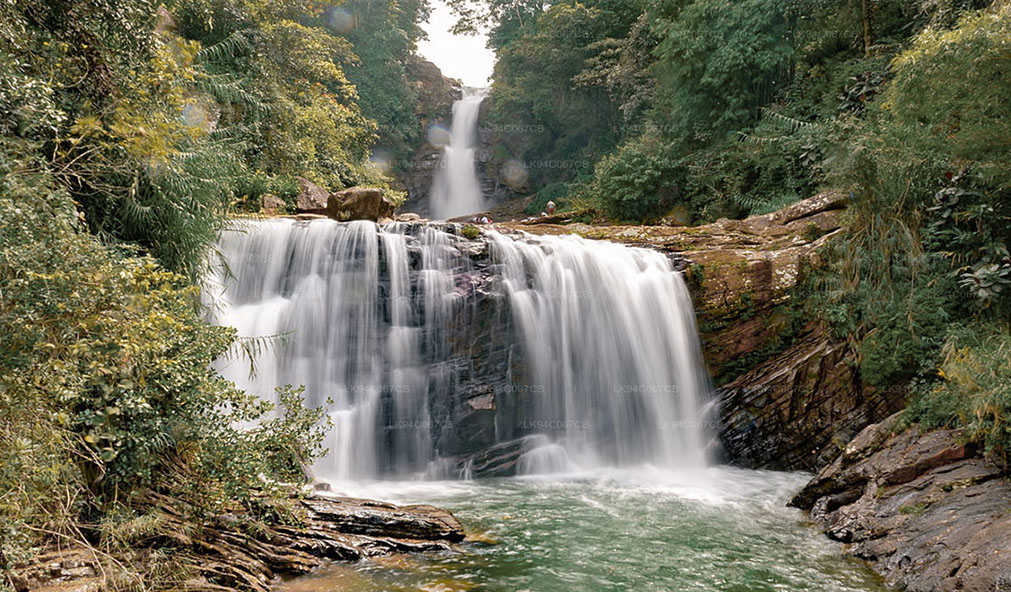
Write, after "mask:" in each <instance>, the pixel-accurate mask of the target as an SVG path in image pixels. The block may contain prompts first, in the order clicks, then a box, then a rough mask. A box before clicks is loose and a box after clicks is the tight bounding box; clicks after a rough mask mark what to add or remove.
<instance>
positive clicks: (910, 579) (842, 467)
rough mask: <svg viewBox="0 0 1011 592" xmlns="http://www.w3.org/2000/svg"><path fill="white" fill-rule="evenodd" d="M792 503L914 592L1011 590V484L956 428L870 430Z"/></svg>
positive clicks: (892, 420)
mask: <svg viewBox="0 0 1011 592" xmlns="http://www.w3.org/2000/svg"><path fill="white" fill-rule="evenodd" d="M790 504H791V505H793V506H796V507H798V508H802V509H805V510H809V511H810V515H811V519H812V520H813V521H814V522H815V523H816V524H817V525H818V526H819V527H820V528H821V529H823V530H824V532H825V534H826V535H828V537H829V538H831V539H833V540H836V541H839V542H842V543H846V545H847V547H846V549H847V553H849V554H850V555H852V556H854V557H857V558H860V559H865V560H867V561H869V562H871V564H872V565H873V566H874V569H875V570H876V571H877V572H878V573H880V574H881V575H882V576H883V577H884V578H885V579H886V581H887V583H888V584H889V585H890V586H894V587H897V588H899V589H903V590H908V591H910V592H947V591H956V590H957V591H965V592H995V591H996V592H999V591H1002V590H1011V512H1009V508H1011V483H1009V482H1008V480H1007V474H1006V472H1005V471H1004V470H1003V469H1002V468H1001V467H998V466H996V465H995V464H993V463H992V462H991V461H989V460H987V459H985V458H983V457H982V456H981V451H980V450H979V449H978V447H977V446H974V445H972V444H968V443H966V440H965V434H964V433H961V432H960V431H958V430H947V429H942V430H934V431H928V432H924V431H921V430H920V429H919V428H918V427H917V426H912V427H909V428H906V427H905V426H904V425H903V424H902V421H901V417H900V414H896V415H893V416H891V417H889V418H888V419H886V420H884V421H882V422H881V423H878V424H874V425H872V426H869V427H867V428H866V429H864V430H863V431H862V432H861V433H860V434H859V435H858V436H857V437H856V438H854V439H853V440H852V441H851V442H850V443H849V444H847V446H846V449H845V451H844V453H843V454H842V455H840V456H839V458H837V459H836V460H835V461H834V462H833V463H832V464H831V465H829V466H827V467H825V468H824V469H822V470H821V472H819V473H818V475H817V476H815V478H814V479H812V480H811V481H810V482H809V483H808V484H807V485H806V486H805V487H804V488H803V489H802V490H801V491H800V492H799V493H798V494H797V495H796V496H794V497H793V499H792V500H791V501H790Z"/></svg>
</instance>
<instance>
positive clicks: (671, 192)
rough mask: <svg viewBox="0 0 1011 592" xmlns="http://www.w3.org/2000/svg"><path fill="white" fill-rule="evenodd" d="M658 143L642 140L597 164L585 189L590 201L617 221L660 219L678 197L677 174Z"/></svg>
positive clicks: (668, 153)
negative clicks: (598, 204)
mask: <svg viewBox="0 0 1011 592" xmlns="http://www.w3.org/2000/svg"><path fill="white" fill-rule="evenodd" d="M673 154H674V153H673V152H672V151H671V150H669V147H668V146H667V145H666V144H665V143H663V142H661V141H660V140H659V139H657V138H655V137H651V136H643V137H641V138H638V139H636V140H634V141H631V142H628V143H626V144H624V145H623V146H621V147H620V148H619V149H618V150H617V152H615V153H614V154H611V155H609V156H606V157H605V158H604V159H603V160H601V161H600V162H599V163H597V167H596V169H595V170H594V177H593V181H592V182H591V183H590V184H589V186H588V188H587V193H588V195H589V197H590V199H592V200H594V201H596V202H597V203H600V204H601V205H602V206H603V209H604V211H605V212H606V213H607V214H608V215H609V216H611V217H613V218H616V219H618V220H629V221H636V220H643V219H647V218H656V217H659V216H661V215H662V214H663V213H664V212H665V211H666V210H667V209H668V208H670V207H671V206H673V205H674V203H675V202H676V201H677V199H678V197H679V196H680V195H681V191H682V186H681V182H680V181H681V179H682V178H683V177H682V174H681V170H680V169H679V167H678V164H677V162H676V160H675V159H674V158H673Z"/></svg>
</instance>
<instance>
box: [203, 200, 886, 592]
mask: <svg viewBox="0 0 1011 592" xmlns="http://www.w3.org/2000/svg"><path fill="white" fill-rule="evenodd" d="M464 234H467V233H465V232H464V231H463V229H462V227H461V226H459V225H452V224H410V225H409V224H399V223H394V224H389V225H385V226H378V225H376V224H373V223H371V222H352V223H344V224H340V223H336V222H332V221H326V220H317V221H312V222H299V221H294V220H291V219H276V220H269V221H247V222H239V223H237V225H236V227H235V228H233V229H231V230H229V231H226V232H224V233H223V235H222V237H221V240H220V243H219V248H220V252H221V254H222V256H223V260H224V262H225V265H222V266H221V268H220V269H219V270H218V271H217V273H215V274H212V276H211V277H210V278H209V281H208V286H209V287H208V289H207V290H206V291H205V294H206V298H207V299H208V302H209V303H210V304H211V305H212V306H211V309H212V310H213V311H214V316H215V318H214V320H215V321H216V322H218V323H221V324H227V325H231V326H234V327H236V328H237V329H238V330H239V333H240V335H242V336H244V337H265V336H284V337H283V338H280V339H277V340H275V341H274V342H271V343H269V344H267V346H265V347H263V348H261V349H262V351H261V353H260V355H259V357H258V359H257V361H256V373H255V374H250V368H249V362H248V360H242V359H229V360H221V361H220V362H219V363H218V365H219V370H220V371H221V372H222V373H223V375H225V376H226V377H227V378H230V379H232V380H235V381H236V382H237V383H238V384H239V385H240V386H242V387H244V388H246V389H248V390H250V391H252V392H256V393H258V394H259V395H260V396H262V397H264V398H267V399H274V397H275V395H274V389H275V387H277V386H280V385H284V384H295V385H298V384H304V385H305V387H306V398H307V402H308V404H311V405H320V404H324V403H325V401H326V400H327V398H328V397H329V398H332V400H333V405H332V407H331V408H330V417H331V419H332V420H333V423H334V429H333V430H332V431H331V435H330V439H329V440H328V441H327V443H326V445H327V447H328V448H329V452H328V454H327V455H326V456H325V457H324V458H322V459H321V460H320V461H319V462H318V463H317V464H316V466H315V467H314V470H315V472H316V475H317V476H318V477H319V478H320V479H323V480H327V481H329V482H331V483H332V484H333V487H334V489H335V491H337V492H339V493H344V494H349V495H358V496H366V497H376V498H380V499H387V500H391V501H399V502H403V503H420V502H427V503H433V504H436V505H439V506H442V507H445V508H447V509H449V510H451V511H453V512H454V513H456V514H457V515H458V517H460V518H461V520H463V521H464V523H465V526H466V527H467V528H468V530H469V531H472V532H476V533H478V535H479V536H478V537H476V539H475V540H472V541H468V542H466V543H464V544H463V545H462V548H463V551H464V552H462V553H454V554H447V555H445V556H425V557H397V558H392V559H383V560H373V561H369V562H365V563H362V564H360V565H356V566H346V565H344V566H340V565H334V566H332V568H331V569H328V570H324V571H323V572H321V573H319V574H316V575H314V576H311V577H307V578H301V579H298V580H295V581H293V582H290V583H288V584H286V585H287V586H288V587H289V589H290V590H329V591H337V590H356V591H368V590H373V591H380V590H383V591H386V590H389V591H398V590H425V591H451V590H488V591H502V592H515V591H520V590H530V591H542V592H550V591H555V590H557V591H563V590H602V591H603V590H629V591H633V590H635V591H638V590H649V591H652V590H670V591H675V590H676V591H683V590H699V591H703V590H740V591H742V592H743V591H759V590H790V591H795V590H840V591H845V590H879V589H880V587H879V582H878V580H877V579H876V578H875V577H874V576H873V575H872V574H871V573H870V572H869V570H867V569H866V567H864V566H863V565H861V564H858V563H854V562H851V561H849V560H846V559H844V558H843V557H842V555H841V549H840V548H839V546H838V545H835V544H833V543H831V542H829V541H828V540H827V539H825V538H824V537H822V536H821V535H819V534H818V533H816V532H815V531H814V530H813V529H810V528H808V527H806V526H805V525H804V524H803V521H802V520H803V517H802V515H801V514H800V513H799V512H796V511H794V510H790V509H788V508H786V507H785V502H786V500H787V499H788V497H789V495H790V494H791V493H792V492H794V491H796V490H797V489H799V487H800V486H801V485H802V484H803V482H804V480H805V479H807V478H808V476H807V475H803V474H785V473H771V472H757V471H746V470H739V469H730V468H724V467H718V466H709V464H708V459H709V457H710V456H711V454H710V453H711V448H712V442H713V441H714V439H715V436H716V434H715V431H714V429H712V428H713V425H712V422H711V421H710V420H709V413H710V411H711V409H710V407H711V404H710V397H709V390H710V389H709V385H708V379H707V375H706V372H705V369H704V367H703V364H702V361H701V356H700V351H699V344H698V338H697V332H696V327H695V324H694V313H693V310H692V305H691V300H690V297H689V294H688V292H687V290H686V288H685V285H684V282H683V281H682V278H681V276H680V274H679V273H678V272H676V271H675V270H674V266H673V264H672V262H671V261H670V260H669V259H668V258H667V257H666V256H664V255H662V254H660V253H657V252H653V251H649V250H643V249H636V248H630V247H625V246H622V245H617V244H611V243H604V242H595V241H587V240H583V239H581V238H578V237H575V236H569V237H532V236H528V235H524V234H499V233H496V232H494V231H487V232H486V233H485V234H484V235H483V236H480V237H469V238H468V237H466V236H463V235H464ZM516 442H519V443H520V444H519V445H516V446H513V443H516ZM502 450H506V451H509V450H512V451H513V452H514V453H515V456H514V457H511V458H505V460H502V458H499V456H496V455H503V454H505V455H506V456H508V455H507V454H506V453H503V452H501V451H502ZM489 451H492V452H494V454H492V453H490V452H489ZM495 451H499V452H495ZM489 456H492V457H494V458H493V461H494V462H488V459H487V457H489ZM503 463H505V465H503ZM510 463H511V464H510ZM501 466H508V467H511V471H510V472H514V473H517V474H518V475H519V476H516V477H510V478H491V479H477V480H470V479H468V478H469V477H472V476H481V474H482V473H481V471H482V470H484V469H488V467H491V469H496V468H500V467H501ZM487 474H491V475H494V474H495V473H494V472H490V473H487ZM447 479H449V480H447Z"/></svg>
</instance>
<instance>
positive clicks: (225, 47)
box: [196, 29, 252, 63]
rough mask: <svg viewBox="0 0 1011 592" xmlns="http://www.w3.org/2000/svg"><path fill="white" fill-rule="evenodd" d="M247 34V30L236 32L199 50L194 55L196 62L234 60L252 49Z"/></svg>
mask: <svg viewBox="0 0 1011 592" xmlns="http://www.w3.org/2000/svg"><path fill="white" fill-rule="evenodd" d="M249 32H250V30H249V29H244V30H242V31H236V32H234V33H232V34H231V35H229V36H228V37H225V38H224V39H222V40H221V41H219V42H217V43H215V44H214V45H211V46H209V47H205V48H203V49H201V50H200V51H198V52H197V55H196V60H197V62H198V63H207V62H218V61H221V60H224V59H231V58H235V57H237V56H239V55H241V54H244V53H246V52H248V51H249V50H250V49H251V48H252V43H250V41H249V37H248V35H249Z"/></svg>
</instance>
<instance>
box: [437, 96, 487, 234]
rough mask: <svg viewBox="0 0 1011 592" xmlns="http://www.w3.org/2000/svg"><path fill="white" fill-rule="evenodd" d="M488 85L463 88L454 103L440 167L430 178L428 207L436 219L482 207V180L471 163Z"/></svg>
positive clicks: (475, 151) (464, 213)
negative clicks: (430, 186)
mask: <svg viewBox="0 0 1011 592" xmlns="http://www.w3.org/2000/svg"><path fill="white" fill-rule="evenodd" d="M487 96H488V89H486V88H484V89H472V88H465V89H464V91H463V97H462V98H461V99H460V100H458V101H456V102H455V103H453V123H452V127H451V129H450V136H449V142H448V143H447V144H446V145H445V146H443V149H442V157H441V158H440V159H439V168H438V170H437V171H436V173H435V177H434V179H433V180H432V192H431V210H432V215H433V216H434V217H436V218H439V219H443V220H446V219H449V218H455V217H457V216H463V215H466V214H473V213H475V212H479V211H480V210H481V209H482V208H484V196H483V195H482V193H481V183H480V181H479V180H478V178H477V169H476V167H475V164H474V158H475V154H476V153H477V126H478V119H479V116H480V113H481V103H482V102H484V99H485V98H486V97H487Z"/></svg>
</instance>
